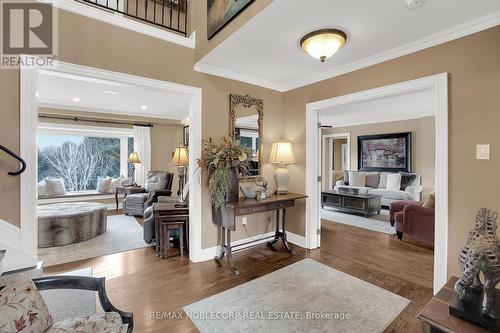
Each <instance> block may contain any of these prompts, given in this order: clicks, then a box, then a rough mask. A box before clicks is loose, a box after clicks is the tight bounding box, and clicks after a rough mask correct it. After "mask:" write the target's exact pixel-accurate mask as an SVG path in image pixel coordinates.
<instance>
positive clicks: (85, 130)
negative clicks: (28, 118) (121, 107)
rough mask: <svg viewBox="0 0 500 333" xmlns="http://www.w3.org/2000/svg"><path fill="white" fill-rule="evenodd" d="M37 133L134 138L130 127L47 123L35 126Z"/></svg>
mask: <svg viewBox="0 0 500 333" xmlns="http://www.w3.org/2000/svg"><path fill="white" fill-rule="evenodd" d="M37 131H38V133H43V134H65V135H78V136H97V137H101V138H116V139H120V138H131V137H133V136H134V134H133V132H132V125H130V128H119V127H106V126H102V127H101V126H88V125H80V124H78V125H76V124H65V123H47V122H39V123H38V125H37Z"/></svg>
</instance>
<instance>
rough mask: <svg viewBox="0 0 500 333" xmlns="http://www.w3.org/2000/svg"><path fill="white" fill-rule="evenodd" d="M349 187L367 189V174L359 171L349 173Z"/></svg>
mask: <svg viewBox="0 0 500 333" xmlns="http://www.w3.org/2000/svg"><path fill="white" fill-rule="evenodd" d="M349 186H357V187H365V186H366V173H365V172H358V171H349Z"/></svg>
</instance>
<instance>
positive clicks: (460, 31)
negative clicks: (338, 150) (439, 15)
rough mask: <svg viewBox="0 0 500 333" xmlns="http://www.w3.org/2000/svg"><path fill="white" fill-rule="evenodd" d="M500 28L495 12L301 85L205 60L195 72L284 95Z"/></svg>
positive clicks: (349, 64) (345, 66)
mask: <svg viewBox="0 0 500 333" xmlns="http://www.w3.org/2000/svg"><path fill="white" fill-rule="evenodd" d="M499 24H500V11H495V12H493V13H490V14H488V15H485V16H482V17H479V18H477V19H474V20H471V21H469V22H465V23H463V24H460V25H457V26H454V27H451V28H449V29H446V30H443V31H441V32H438V33H436V34H433V35H431V36H427V37H424V38H421V39H418V40H416V41H413V42H410V43H408V44H405V45H402V46H399V47H396V48H393V49H390V50H387V51H383V52H380V53H377V54H374V55H371V56H369V57H366V58H363V59H360V60H358V61H354V62H351V63H348V64H345V65H343V66H336V67H335V68H334V69H332V70H330V71H328V70H327V71H323V72H322V73H321V74H319V75H315V76H313V77H309V78H306V79H304V80H299V81H297V82H292V83H291V84H288V85H280V84H276V83H275V82H272V81H268V80H262V79H260V78H257V77H253V76H250V75H247V74H242V73H238V72H235V71H230V70H227V69H225V68H221V67H218V66H212V65H208V64H203V63H202V60H203V59H202V60H200V61H198V63H196V64H195V67H194V70H195V71H197V72H202V73H206V74H211V75H215V76H219V77H224V78H228V79H232V80H236V81H241V82H246V83H250V84H254V85H257V86H261V87H264V88H268V89H272V90H277V91H280V92H286V91H290V90H293V89H297V88H300V87H304V86H307V85H310V84H313V83H316V82H319V81H323V80H327V79H330V78H333V77H336V76H340V75H343V74H346V73H350V72H353V71H356V70H359V69H362V68H365V67H369V66H373V65H376V64H379V63H382V62H385V61H388V60H391V59H395V58H399V57H402V56H405V55H408V54H411V53H415V52H418V51H421V50H424V49H427V48H430V47H433V46H436V45H439V44H443V43H446V42H449V41H452V40H455V39H458V38H461V37H465V36H467V35H471V34H474V33H476V32H479V31H482V30H486V29H489V28H492V27H494V26H497V25H499Z"/></svg>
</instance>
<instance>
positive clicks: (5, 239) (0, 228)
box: [0, 219, 21, 250]
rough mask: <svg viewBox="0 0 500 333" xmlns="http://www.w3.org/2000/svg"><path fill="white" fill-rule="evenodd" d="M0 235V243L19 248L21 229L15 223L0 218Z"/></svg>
mask: <svg viewBox="0 0 500 333" xmlns="http://www.w3.org/2000/svg"><path fill="white" fill-rule="evenodd" d="M0 235H2V245H6V246H8V247H11V248H13V249H16V250H19V249H20V248H21V230H20V229H19V228H18V227H16V226H15V225H12V224H10V223H9V222H7V221H4V220H2V219H0Z"/></svg>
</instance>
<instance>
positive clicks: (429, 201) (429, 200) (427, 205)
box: [422, 193, 436, 209]
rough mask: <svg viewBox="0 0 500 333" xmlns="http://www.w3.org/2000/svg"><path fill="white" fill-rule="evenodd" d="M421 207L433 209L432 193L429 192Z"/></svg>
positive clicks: (434, 202)
mask: <svg viewBox="0 0 500 333" xmlns="http://www.w3.org/2000/svg"><path fill="white" fill-rule="evenodd" d="M422 207H425V208H430V209H434V208H436V195H435V194H434V193H432V194H429V196H428V197H427V199H426V200H425V201H424V204H423V205H422Z"/></svg>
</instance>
